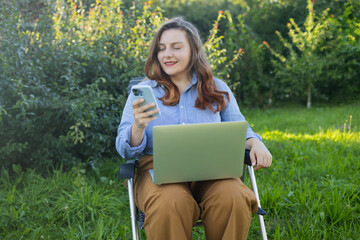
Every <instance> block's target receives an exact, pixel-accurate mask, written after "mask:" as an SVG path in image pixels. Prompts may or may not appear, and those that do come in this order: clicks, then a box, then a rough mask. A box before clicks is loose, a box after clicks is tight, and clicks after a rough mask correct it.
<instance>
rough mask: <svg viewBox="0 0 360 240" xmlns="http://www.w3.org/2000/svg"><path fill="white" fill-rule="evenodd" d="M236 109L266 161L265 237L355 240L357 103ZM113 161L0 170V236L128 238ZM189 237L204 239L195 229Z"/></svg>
mask: <svg viewBox="0 0 360 240" xmlns="http://www.w3.org/2000/svg"><path fill="white" fill-rule="evenodd" d="M243 114H244V115H245V116H246V117H247V120H248V121H249V122H250V123H251V125H252V127H253V129H254V130H255V131H256V132H258V133H259V134H260V135H261V136H262V137H263V141H264V142H265V143H266V145H267V146H268V148H269V149H270V150H271V152H272V154H273V158H274V159H273V165H272V167H271V168H269V169H266V170H259V171H257V172H256V177H257V182H258V188H259V193H260V199H261V204H262V207H263V208H264V209H265V210H266V211H267V212H268V215H267V216H265V224H266V228H267V233H268V237H269V239H358V236H360V227H359V226H360V162H359V158H360V147H359V146H360V107H359V106H358V105H345V106H335V107H322V108H320V107H317V108H313V109H310V110H307V109H304V108H298V107H296V108H277V109H270V110H248V109H245V110H243ZM350 115H351V116H352V118H351V127H350ZM346 120H347V121H346ZM119 164H120V161H110V160H109V161H108V163H107V164H106V165H102V166H98V167H96V168H92V169H86V168H84V167H83V166H78V167H76V168H73V169H71V170H70V171H66V172H64V171H61V170H55V171H51V172H53V173H47V174H43V175H40V174H38V173H36V172H35V171H33V170H26V169H21V167H20V166H14V167H13V169H2V170H1V177H0V239H131V228H130V220H129V219H130V218H129V212H128V200H127V194H126V191H125V189H124V187H123V186H121V184H120V183H119V182H117V180H116V172H117V169H118V166H119ZM46 175H47V176H46ZM246 184H248V185H250V184H249V179H248V178H247V179H246ZM252 220H253V223H252V225H251V228H250V232H249V237H248V239H260V231H259V225H258V222H257V217H256V216H255V215H254V216H253V219H252ZM193 239H204V231H203V229H202V228H196V229H195V230H194V232H193Z"/></svg>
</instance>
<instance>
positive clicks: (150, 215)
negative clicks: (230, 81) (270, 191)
mask: <svg viewBox="0 0 360 240" xmlns="http://www.w3.org/2000/svg"><path fill="white" fill-rule="evenodd" d="M145 73H146V76H147V78H148V79H149V80H146V81H144V82H142V83H140V84H142V85H149V86H151V87H152V89H153V91H154V94H155V97H156V98H157V100H158V105H159V108H160V110H153V111H149V112H145V110H147V109H148V108H151V107H153V105H154V104H148V105H144V106H142V107H140V106H139V104H140V103H141V102H142V101H143V99H137V100H135V98H134V96H133V94H130V96H129V98H128V100H127V102H126V105H125V108H124V110H123V115H122V119H121V123H120V126H119V128H118V136H117V138H116V148H117V150H118V152H119V153H120V155H121V156H122V157H123V158H126V159H129V158H134V157H139V169H138V172H137V175H136V178H135V201H136V204H137V206H138V207H139V208H140V210H141V211H142V212H144V213H145V217H146V218H145V223H144V228H145V231H146V235H147V238H148V239H155V240H158V239H170V240H173V239H179V240H184V239H191V234H192V227H193V226H194V224H195V223H196V222H197V220H198V219H199V218H201V219H202V221H203V224H204V227H205V234H206V239H208V240H212V239H214V240H218V239H246V236H247V234H248V230H249V226H250V221H251V214H252V213H255V212H256V211H257V202H256V199H255V196H254V193H253V192H252V191H251V190H250V189H248V188H247V187H246V186H245V185H244V184H243V183H242V182H241V180H240V179H221V180H211V181H199V182H192V183H174V184H165V185H156V184H154V183H153V182H152V180H151V177H150V174H149V172H148V170H149V169H152V160H153V157H152V155H153V145H152V129H153V127H154V126H155V125H170V124H191V123H206V122H220V121H244V120H245V118H244V117H243V115H242V114H241V113H240V110H239V107H238V105H237V102H236V99H235V98H234V96H233V94H232V93H231V91H230V89H229V87H228V86H227V85H226V84H225V83H224V82H223V81H221V80H219V79H217V78H214V77H213V74H212V71H211V69H210V66H209V64H208V62H207V59H206V55H205V52H204V50H203V45H202V42H201V39H200V36H199V33H198V31H197V29H196V28H195V27H194V26H193V25H192V24H190V23H189V22H186V21H184V20H183V19H182V18H173V19H170V20H168V21H167V22H165V23H164V24H163V25H162V26H161V27H160V29H159V30H158V32H157V33H156V35H155V37H154V39H153V42H152V44H151V46H150V52H149V56H148V59H147V62H146V65H145ZM159 111H161V116H160V117H158V118H155V117H152V115H153V114H154V113H157V112H159ZM246 148H248V149H250V150H251V151H250V158H251V161H252V163H253V165H256V166H255V169H260V168H264V167H269V166H270V165H271V162H272V156H271V154H270V152H269V151H268V150H267V148H266V147H265V145H264V144H263V143H262V142H261V138H260V136H259V135H257V134H255V133H254V132H253V131H252V130H251V128H250V127H249V126H248V129H247V140H246Z"/></svg>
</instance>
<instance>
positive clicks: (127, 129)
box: [115, 93, 147, 159]
mask: <svg viewBox="0 0 360 240" xmlns="http://www.w3.org/2000/svg"><path fill="white" fill-rule="evenodd" d="M134 100H135V98H134V95H133V94H132V93H130V95H129V97H128V99H127V101H126V104H125V108H124V110H123V114H122V117H121V122H120V125H119V127H118V130H117V137H116V143H115V147H116V150H117V151H118V153H119V154H120V156H121V157H123V158H124V159H132V158H136V157H138V156H140V155H141V154H142V152H143V151H144V149H145V147H146V143H147V137H146V134H144V138H143V140H142V142H141V143H140V145H139V146H137V147H131V146H130V140H131V126H132V124H133V122H134V116H133V114H132V102H133V101H134Z"/></svg>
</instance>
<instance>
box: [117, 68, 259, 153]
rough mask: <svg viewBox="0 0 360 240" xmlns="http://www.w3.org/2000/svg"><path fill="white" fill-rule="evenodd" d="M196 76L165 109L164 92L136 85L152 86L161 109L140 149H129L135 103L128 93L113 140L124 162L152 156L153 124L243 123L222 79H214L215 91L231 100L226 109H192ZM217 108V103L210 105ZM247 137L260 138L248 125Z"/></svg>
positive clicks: (142, 83) (149, 82)
mask: <svg viewBox="0 0 360 240" xmlns="http://www.w3.org/2000/svg"><path fill="white" fill-rule="evenodd" d="M197 81H198V80H197V76H196V74H193V78H192V82H191V83H190V84H189V87H188V88H187V89H186V90H185V91H184V92H183V93H182V94H181V95H180V100H179V103H178V104H177V105H176V106H165V105H164V104H163V103H162V101H160V100H159V99H158V98H160V97H162V96H164V89H163V87H162V86H161V85H159V84H158V83H157V82H156V81H154V80H146V81H144V82H141V83H139V85H149V86H151V87H152V90H153V92H154V95H155V97H156V99H157V103H158V105H159V108H160V112H161V116H160V117H158V118H157V119H155V120H153V121H151V122H150V123H149V124H148V126H147V127H146V128H145V135H144V138H143V140H142V142H141V144H140V145H139V146H136V147H131V146H130V139H131V126H132V124H133V122H134V116H133V114H132V102H133V101H134V100H135V97H134V95H133V93H130V95H129V97H128V99H127V101H126V104H125V108H124V110H123V115H122V118H121V123H120V125H119V128H118V135H117V137H116V149H117V151H118V152H119V154H120V155H121V156H122V157H123V158H125V159H131V158H135V157H140V156H142V155H145V154H146V155H152V154H153V127H154V126H156V125H175V124H192V123H209V122H228V121H245V118H244V116H243V115H242V114H241V112H240V110H239V106H238V104H237V102H236V99H235V97H234V95H233V94H232V92H231V90H230V88H229V87H228V86H227V85H226V84H225V83H224V82H223V81H221V80H219V79H217V78H214V82H215V85H216V87H217V89H218V90H220V91H226V92H228V93H229V96H230V101H228V99H227V98H226V97H225V99H226V102H227V104H226V107H225V109H224V110H222V111H221V112H216V113H213V112H212V111H211V110H209V109H207V108H206V109H198V108H196V107H195V101H196V99H197V96H198V94H197V91H196V86H197ZM213 106H214V107H215V109H216V107H217V106H216V104H214V105H213ZM246 138H247V139H248V138H257V139H259V140H261V138H260V136H259V135H258V134H256V133H254V132H253V131H252V129H251V128H250V126H249V125H248V127H247V136H246Z"/></svg>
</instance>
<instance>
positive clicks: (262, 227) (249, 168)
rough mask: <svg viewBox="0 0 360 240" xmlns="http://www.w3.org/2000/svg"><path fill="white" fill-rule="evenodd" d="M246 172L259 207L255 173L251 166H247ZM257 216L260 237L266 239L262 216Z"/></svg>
mask: <svg viewBox="0 0 360 240" xmlns="http://www.w3.org/2000/svg"><path fill="white" fill-rule="evenodd" d="M248 172H249V177H250V182H251V188H252V189H253V191H254V193H255V197H256V200H257V203H258V206H259V208H261V205H260V198H259V193H258V189H257V185H256V180H255V173H254V168H253V166H248ZM258 217H259V225H260V230H261V236H262V239H263V240H267V239H268V238H267V234H266V229H265V222H264V217H263V216H262V215H260V214H258Z"/></svg>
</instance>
